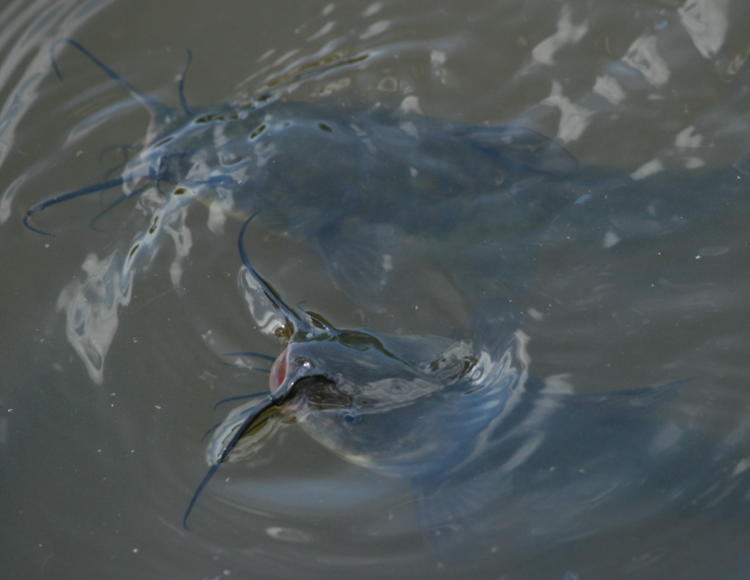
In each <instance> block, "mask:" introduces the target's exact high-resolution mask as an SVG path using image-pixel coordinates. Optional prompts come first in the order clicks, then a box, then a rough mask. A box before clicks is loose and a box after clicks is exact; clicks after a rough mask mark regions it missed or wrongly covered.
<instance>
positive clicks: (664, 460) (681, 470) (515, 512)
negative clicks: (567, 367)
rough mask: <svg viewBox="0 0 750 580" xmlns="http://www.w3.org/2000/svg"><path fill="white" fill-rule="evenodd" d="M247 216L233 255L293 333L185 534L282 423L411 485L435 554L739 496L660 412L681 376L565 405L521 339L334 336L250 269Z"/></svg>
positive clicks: (220, 455)
mask: <svg viewBox="0 0 750 580" xmlns="http://www.w3.org/2000/svg"><path fill="white" fill-rule="evenodd" d="M251 219H252V218H251ZM250 221H251V220H248V221H247V222H246V223H245V224H244V226H243V228H242V229H241V231H240V235H239V241H238V245H239V252H240V255H241V257H242V261H243V263H244V265H245V267H246V269H247V271H248V272H249V274H250V275H251V276H252V277H253V278H254V279H255V281H256V282H257V284H258V287H259V288H260V289H261V290H262V291H263V293H264V295H265V296H266V298H267V299H268V300H269V302H270V303H271V305H272V307H273V308H274V309H275V310H277V311H279V312H280V313H282V314H283V316H284V317H285V319H286V320H287V321H289V322H290V323H291V324H292V330H291V333H290V334H291V335H290V338H289V340H288V343H287V345H286V347H285V348H284V349H283V351H282V353H281V354H280V355H279V356H278V357H277V358H276V360H275V361H274V363H273V366H272V369H271V372H270V378H269V391H270V392H269V394H267V395H262V394H256V395H254V396H252V400H251V401H250V402H248V403H246V404H243V405H240V406H238V407H237V408H236V409H234V410H233V411H232V412H230V413H229V414H228V416H227V418H226V419H225V420H224V421H223V422H222V423H221V424H220V425H219V427H218V428H217V429H216V430H215V432H214V434H213V437H212V440H211V442H210V444H209V447H208V458H209V463H211V468H210V469H209V471H208V473H207V474H206V476H205V478H204V479H203V481H202V482H201V483H200V485H199V486H198V488H197V489H196V491H195V494H194V495H193V497H192V499H191V501H190V504H189V506H188V508H187V510H186V512H185V514H184V519H183V524H184V525H185V526H186V527H187V522H188V518H189V516H190V514H191V512H192V510H193V508H194V507H195V504H196V501H197V499H198V497H199V495H200V494H201V493H202V491H203V490H204V488H205V486H206V485H207V483H208V482H209V480H210V479H211V478H212V477H213V475H214V474H215V473H216V471H217V470H218V469H219V468H220V466H221V464H222V463H223V462H224V461H225V460H226V459H227V458H228V457H229V456H230V454H231V452H232V450H233V449H234V448H235V446H236V445H237V443H238V442H239V441H240V439H241V438H242V437H244V436H249V435H252V433H253V432H255V431H256V430H257V428H259V427H261V426H262V425H263V424H264V423H266V422H267V421H269V420H272V419H273V418H274V417H275V416H277V415H281V416H286V417H292V418H293V419H294V420H295V422H296V423H297V424H298V425H299V426H300V427H301V428H302V429H303V430H304V431H305V432H306V433H308V434H309V435H310V436H311V437H312V438H314V439H315V440H317V441H318V442H320V443H321V444H322V445H324V446H325V447H327V448H329V449H331V450H333V451H335V452H336V453H338V454H340V455H341V456H342V457H343V458H345V459H346V460H347V461H350V462H352V463H355V464H357V465H360V466H362V467H365V468H368V469H371V470H374V471H376V472H379V473H381V474H384V475H388V476H396V477H402V478H408V479H409V480H410V481H411V482H412V484H413V486H414V489H415V493H416V501H417V505H418V511H419V515H420V519H421V521H422V525H423V527H424V531H425V532H426V533H427V534H428V535H429V537H430V539H431V545H433V547H435V546H436V547H437V554H438V555H439V557H440V558H441V559H443V560H452V559H456V558H458V559H460V560H465V558H466V557H467V554H469V553H476V554H482V553H483V554H486V553H487V550H488V549H490V547H492V549H493V552H494V551H497V550H498V547H497V542H498V541H500V542H505V544H504V545H503V546H502V547H501V548H500V549H499V551H500V552H501V553H513V552H514V551H515V550H521V551H523V552H524V553H526V552H528V551H529V550H533V549H534V547H535V546H538V545H553V544H555V543H558V542H561V541H571V540H574V539H577V538H581V537H587V536H595V535H596V534H602V533H607V532H610V531H612V530H613V529H616V528H621V527H622V526H626V525H628V524H633V523H637V522H640V521H642V520H643V519H644V518H649V517H653V516H656V515H658V514H660V513H662V512H664V511H665V510H674V509H680V510H685V509H686V507H688V506H689V508H690V510H693V512H694V513H698V512H699V511H701V510H702V509H704V508H709V507H710V508H711V509H714V508H716V504H715V502H717V498H718V499H719V500H720V501H727V500H728V499H729V497H730V496H731V497H734V498H735V499H737V498H739V497H740V496H741V495H742V494H744V493H746V492H747V486H746V485H742V486H735V487H734V488H733V489H730V492H729V493H728V494H727V495H724V492H720V491H718V490H716V491H714V492H712V491H711V489H710V486H709V483H710V481H709V480H710V479H711V478H712V477H714V476H715V474H717V473H726V472H728V471H731V469H732V468H733V466H734V465H735V464H736V461H737V457H736V454H735V453H734V449H733V448H732V446H730V445H722V444H716V445H713V446H711V445H707V444H706V442H704V441H700V439H699V438H698V437H696V434H695V433H693V432H691V431H690V430H689V429H687V428H686V427H685V426H684V425H680V424H679V422H677V421H671V420H668V419H666V418H664V417H661V418H660V413H661V411H663V410H664V405H663V403H664V402H665V401H668V400H670V399H672V398H674V397H675V396H677V395H678V392H679V389H680V385H681V384H683V383H685V382H686V381H685V380H681V381H674V382H672V383H669V384H664V385H660V386H656V387H645V388H637V389H628V390H621V391H615V392H608V393H602V394H587V395H574V394H570V393H565V392H559V391H556V390H554V389H549V388H548V387H547V386H546V385H545V384H544V383H543V382H542V381H539V380H538V379H535V378H533V377H531V376H530V375H529V372H528V358H527V355H526V351H525V342H526V340H527V337H525V335H523V333H520V332H519V333H516V334H515V335H514V336H512V337H509V338H508V339H507V348H506V349H505V350H504V351H502V352H499V353H498V352H487V351H481V352H478V351H477V350H476V348H475V347H476V345H473V344H469V343H466V342H462V341H455V340H451V339H447V338H444V337H437V336H404V335H389V334H384V333H378V332H375V331H372V330H370V329H338V328H335V327H334V326H333V325H331V324H330V323H328V322H327V321H325V320H324V319H323V318H322V317H320V315H317V314H312V313H308V312H304V311H302V312H298V311H297V310H295V309H294V308H292V307H290V306H288V305H287V304H285V303H284V301H283V299H282V298H281V297H280V296H279V294H278V293H277V292H275V291H274V290H273V288H272V287H271V286H270V285H269V284H268V282H267V281H266V280H264V279H263V278H262V277H261V276H260V275H259V274H258V273H257V271H256V270H255V269H254V267H253V266H252V264H251V263H250V260H249V258H248V256H247V254H246V253H245V250H244V248H243V241H242V238H243V235H244V233H245V230H246V228H247V227H248V224H249V223H250ZM696 461H700V462H702V466H701V469H699V470H697V469H695V462H696ZM707 463H708V465H706V464H707ZM707 490H708V491H707ZM721 513H724V512H721Z"/></svg>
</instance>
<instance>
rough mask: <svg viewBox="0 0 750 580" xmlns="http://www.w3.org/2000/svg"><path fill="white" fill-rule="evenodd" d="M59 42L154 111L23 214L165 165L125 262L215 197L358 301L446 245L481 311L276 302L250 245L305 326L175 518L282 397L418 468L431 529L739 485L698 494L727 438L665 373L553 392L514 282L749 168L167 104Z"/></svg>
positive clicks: (737, 200) (576, 533) (419, 124)
mask: <svg viewBox="0 0 750 580" xmlns="http://www.w3.org/2000/svg"><path fill="white" fill-rule="evenodd" d="M65 42H67V43H68V44H69V45H71V46H73V47H75V48H77V49H78V50H79V51H80V52H82V53H83V54H84V55H86V56H87V57H88V58H89V59H91V60H92V61H93V62H94V63H95V64H96V65H97V66H99V67H100V68H102V69H103V70H104V71H105V72H107V74H109V75H110V77H111V78H113V79H115V80H116V81H118V82H120V84H121V85H123V86H124V87H125V88H127V90H129V91H130V92H131V93H132V94H133V95H134V96H135V97H137V98H139V100H141V102H142V103H143V104H144V105H145V106H147V108H149V110H151V112H152V113H153V122H152V127H151V129H150V131H149V136H148V137H147V139H146V143H145V145H144V146H143V148H142V149H141V150H140V151H139V152H138V153H137V154H136V155H135V156H134V157H133V159H132V160H131V161H130V162H129V163H128V164H127V165H126V166H125V168H124V169H123V172H122V175H121V176H120V177H118V178H116V179H112V180H109V181H107V182H103V183H101V184H97V185H94V186H90V187H85V188H82V189H80V190H77V191H74V192H69V193H67V194H60V195H58V196H55V197H54V198H49V199H47V200H44V201H42V202H39V203H37V204H36V205H34V206H32V207H31V208H29V209H28V210H27V212H26V216H25V222H26V223H27V225H30V224H29V221H30V218H31V217H32V216H34V215H35V214H38V213H39V212H41V211H43V210H45V209H46V208H49V207H51V206H54V205H56V204H59V203H63V202H67V201H69V200H71V199H74V198H76V197H81V196H84V195H89V194H91V193H94V192H96V191H101V190H104V189H110V188H113V187H119V186H122V187H123V189H124V194H123V195H122V196H121V197H120V198H118V200H116V201H115V202H114V203H113V206H112V207H115V206H116V205H117V204H119V203H120V202H121V201H124V200H125V199H127V198H129V197H131V196H133V197H134V196H136V195H138V194H140V193H142V192H144V191H146V190H147V189H148V188H149V187H151V186H154V188H155V189H156V190H158V192H159V193H160V197H159V198H158V201H156V202H154V201H153V200H151V201H150V202H149V205H147V206H146V209H147V211H148V212H150V213H148V214H147V215H148V222H149V226H148V228H146V230H145V231H143V232H142V233H141V234H139V235H138V236H137V237H136V238H135V239H134V240H132V241H130V242H131V243H130V250H129V251H128V252H127V256H128V257H127V259H126V260H123V264H125V265H124V266H122V267H123V268H125V267H130V264H133V263H136V260H137V258H138V256H139V255H143V256H144V257H148V256H150V255H151V256H152V255H153V252H152V250H153V249H154V248H155V247H156V245H157V242H158V241H159V240H160V238H162V237H164V236H163V234H165V232H166V229H167V228H170V227H172V226H173V225H174V223H175V221H177V220H178V219H180V217H181V216H183V214H184V212H185V211H186V210H187V209H188V208H189V207H190V206H191V205H192V203H193V202H194V201H201V202H203V203H205V204H207V205H209V206H210V207H212V208H215V207H218V208H219V211H220V212H222V213H223V214H225V215H238V216H240V217H246V216H247V215H250V214H256V213H257V214H258V218H259V220H262V221H263V222H265V225H266V227H267V228H268V229H271V230H280V231H282V232H285V233H288V234H290V235H292V236H294V237H296V238H298V239H299V240H301V241H303V242H305V243H309V244H310V245H311V246H313V247H314V248H316V249H317V250H318V252H319V254H320V256H321V259H322V261H323V263H324V264H325V267H326V269H327V271H328V273H329V274H330V277H331V279H332V280H333V281H334V282H335V283H336V284H337V285H338V286H339V287H341V288H342V289H343V291H344V292H345V293H346V294H348V295H349V296H350V298H352V300H353V301H354V302H355V303H357V304H358V305H360V306H361V307H363V308H365V309H370V310H378V309H382V308H383V305H382V304H383V303H382V298H383V295H384V294H385V293H386V292H387V291H388V290H389V289H390V288H391V287H392V286H393V285H394V282H393V276H394V274H393V273H394V272H396V271H398V269H399V267H402V269H406V270H407V274H408V268H409V267H410V265H411V264H413V263H415V262H416V263H419V262H427V261H435V263H436V265H437V267H438V268H439V269H440V270H443V271H445V272H448V275H446V277H445V278H444V279H445V280H446V281H450V283H452V284H455V286H456V287H457V288H458V291H459V292H460V293H461V294H465V295H466V296H467V302H468V308H469V310H470V311H471V312H472V313H474V315H475V317H476V318H475V320H474V326H473V328H472V329H471V332H469V333H468V334H467V335H465V336H463V337H452V338H441V337H433V336H416V337H408V336H396V335H385V334H377V333H375V332H372V331H367V330H363V331H352V330H338V329H335V328H333V327H332V326H330V325H324V324H318V325H317V326H316V325H315V324H313V323H312V322H311V321H310V320H306V319H304V317H302V316H301V315H299V313H297V312H296V311H294V310H293V309H291V308H289V307H288V306H286V305H285V304H284V302H283V300H282V299H281V297H280V296H279V295H278V294H277V293H276V292H275V291H273V289H272V288H271V287H270V285H269V284H267V283H266V282H265V281H264V280H263V279H262V278H261V277H260V276H259V275H258V274H257V272H255V271H254V269H253V268H252V266H251V264H250V263H249V260H248V259H247V256H246V255H244V250H242V248H240V251H241V255H242V257H243V262H244V263H245V266H246V268H247V270H248V272H249V274H250V276H251V277H252V278H253V279H254V281H255V283H256V286H257V289H258V290H259V295H261V299H263V300H266V301H267V302H269V304H270V305H271V306H272V307H273V308H275V309H276V310H277V311H279V312H281V313H282V314H283V315H284V316H285V317H286V318H287V319H288V321H289V322H290V323H291V325H292V326H293V327H294V328H293V330H294V333H293V336H292V338H291V341H290V342H289V344H288V345H287V347H286V349H285V350H284V352H283V353H282V355H280V357H279V359H280V360H282V359H283V361H284V363H283V367H284V369H285V370H284V372H283V373H282V374H281V375H279V379H278V382H277V383H275V384H272V385H271V387H272V393H271V395H269V398H268V399H264V401H263V402H261V403H257V404H256V403H252V404H250V405H248V406H245V407H243V408H240V409H237V410H236V411H235V412H233V413H230V416H229V418H228V420H227V422H226V423H225V424H224V425H222V426H220V427H219V428H218V430H217V432H216V435H215V436H214V439H213V441H212V443H211V445H210V446H209V459H210V463H211V464H212V468H211V470H210V471H209V473H208V475H207V476H206V477H205V478H204V480H203V481H202V482H201V484H200V485H199V487H198V489H197V490H196V492H195V494H194V496H193V499H192V501H191V503H190V506H189V507H188V510H187V511H186V513H185V519H184V522H183V523H185V524H186V523H187V518H188V516H189V514H190V510H191V509H192V507H193V506H194V505H195V501H196V500H197V498H198V495H199V494H200V491H201V490H202V489H203V487H204V486H205V485H206V484H207V482H208V481H209V479H210V477H211V476H212V475H213V473H215V472H216V470H217V469H218V467H219V465H220V463H221V462H223V461H224V460H225V459H226V457H227V456H228V454H229V453H230V452H231V451H232V448H233V447H234V445H235V444H236V442H237V441H238V439H239V437H240V436H241V435H242V433H243V432H244V431H245V430H248V429H250V428H251V427H252V426H253V421H255V420H256V418H258V417H261V416H262V414H263V412H264V411H265V410H268V409H270V408H271V407H280V408H282V409H283V411H284V412H286V413H289V414H291V415H293V416H294V417H295V418H297V419H298V420H299V423H300V425H301V426H302V428H304V429H305V430H306V432H307V433H308V434H310V436H312V437H313V438H315V439H316V440H317V441H319V442H320V443H321V444H322V445H324V446H326V447H328V448H330V449H332V450H334V451H336V452H338V453H340V454H341V455H342V456H343V457H345V458H346V459H347V460H349V461H353V462H354V463H357V464H359V465H362V466H365V467H367V468H369V469H373V470H375V471H378V472H381V473H385V474H388V475H393V476H399V477H404V478H408V479H410V480H411V481H412V482H413V483H414V485H415V488H416V489H417V490H418V492H419V494H420V498H421V500H422V503H421V505H422V508H423V509H422V510H421V513H422V515H423V518H424V523H425V527H426V528H427V529H428V530H429V532H430V533H432V534H433V535H434V536H436V538H437V540H438V542H439V541H440V538H446V537H447V538H449V539H450V537H451V531H453V532H459V533H460V535H461V536H465V537H471V538H476V537H477V535H480V536H486V537H489V538H495V537H500V538H504V539H508V538H510V539H514V538H516V537H517V536H518V535H519V532H523V534H520V535H522V536H524V537H526V538H529V539H533V538H544V537H552V538H554V539H556V540H563V539H570V538H575V537H580V536H581V535H586V534H595V533H598V532H602V531H604V530H607V529H611V528H613V527H616V526H619V525H623V524H625V523H627V522H628V521H630V520H636V519H639V518H640V519H643V518H644V517H648V516H650V515H653V514H655V513H658V512H659V511H660V510H663V509H665V506H669V505H671V504H672V502H678V501H679V502H682V503H681V505H684V504H685V503H686V502H687V503H691V505H699V504H700V503H701V502H703V503H707V502H710V501H712V500H713V499H716V502H718V503H721V502H722V501H723V500H724V499H726V498H721V497H719V498H711V494H710V491H709V492H707V494H705V495H703V496H699V495H698V492H697V491H696V490H700V489H701V488H704V489H705V488H706V485H705V481H701V480H700V479H696V478H695V477H694V476H693V473H694V472H693V471H691V469H690V466H691V464H692V462H693V461H694V460H695V459H696V458H697V457H701V458H702V460H704V461H706V457H710V460H709V461H710V462H712V465H714V466H715V467H716V469H717V470H721V471H723V472H729V471H731V469H729V468H728V462H729V461H730V460H729V459H728V457H729V456H728V455H727V454H726V453H725V452H724V451H723V450H721V449H713V450H711V451H710V452H709V453H706V452H705V447H702V446H696V445H694V444H693V443H694V438H693V437H692V436H691V435H690V434H689V433H687V432H686V431H685V430H683V429H681V428H680V427H679V426H678V425H674V424H672V423H671V422H665V423H660V422H659V420H658V418H654V417H652V416H651V415H652V413H654V412H656V413H658V408H659V405H658V404H657V403H659V402H660V401H661V399H662V395H663V393H664V391H665V390H666V391H669V390H670V389H664V388H661V389H659V388H655V389H640V390H636V391H633V392H630V393H627V392H625V393H622V392H616V393H609V394H606V395H601V396H572V395H564V394H560V393H550V392H547V390H546V389H545V388H544V387H543V385H541V384H538V382H537V381H534V380H532V379H530V378H529V372H528V357H526V356H525V354H524V348H523V345H524V344H523V338H522V335H521V334H515V335H512V334H510V333H511V331H514V330H516V329H517V328H518V326H517V324H516V323H517V320H516V318H515V317H514V316H513V313H514V312H516V313H517V312H518V311H519V306H518V305H517V304H515V303H512V300H517V299H519V298H522V296H523V293H524V290H525V285H526V280H528V276H526V274H528V272H529V271H530V269H531V268H532V266H533V262H534V260H535V259H536V257H537V256H538V255H539V254H540V253H541V252H543V251H545V249H548V248H553V249H554V248H556V247H559V246H563V245H567V244H576V245H578V246H579V247H580V248H581V249H583V250H585V251H586V252H591V251H594V250H592V249H594V248H596V249H598V250H597V251H601V252H605V254H604V255H605V256H606V257H608V256H609V255H608V254H606V252H607V251H609V248H610V247H611V244H609V243H607V240H608V239H609V240H610V241H611V240H614V239H616V240H617V241H618V244H617V246H616V248H615V250H614V251H613V252H614V253H616V252H626V251H627V248H628V247H634V246H635V247H637V246H639V245H642V244H650V243H653V241H654V240H662V241H663V240H668V239H670V236H680V235H681V234H682V233H683V232H687V231H689V230H690V228H691V227H692V226H693V225H695V224H696V223H700V221H701V220H716V219H719V216H726V215H731V214H733V213H737V212H738V210H739V209H741V208H743V209H744V206H745V205H746V203H747V199H746V198H747V195H746V193H747V189H748V188H747V186H746V185H745V176H744V175H743V174H742V173H741V172H736V171H731V170H730V171H726V172H721V173H717V174H709V173H703V174H699V173H696V172H692V173H688V174H685V175H682V176H677V177H675V176H671V175H668V174H666V173H664V174H661V175H657V176H653V177H649V178H645V179H634V178H632V177H629V176H627V175H612V174H611V173H607V172H600V171H596V170H590V169H584V170H578V168H577V163H576V161H575V160H574V158H573V157H572V156H571V155H570V154H569V153H568V152H567V151H566V150H565V149H564V148H562V147H561V146H560V145H559V144H557V143H555V142H554V141H552V140H550V139H548V138H546V137H544V136H542V135H540V134H538V133H536V132H534V131H531V130H528V129H523V128H519V127H514V126H494V127H493V126H479V125H470V124H458V123H452V122H450V121H445V120H441V119H435V118H428V117H423V116H420V115H414V114H409V113H406V112H402V111H399V110H391V109H387V108H383V107H377V106H376V107H369V108H359V109H352V108H341V107H336V106H332V105H331V104H328V103H321V104H312V103H287V102H282V101H276V102H270V103H266V104H262V105H260V106H257V107H235V106H233V105H231V104H225V105H219V106H216V107H207V108H204V109H201V110H198V109H197V108H190V107H189V106H187V104H186V103H185V102H184V95H181V97H182V99H181V100H182V101H183V102H182V103H181V104H182V111H175V110H171V109H166V108H165V107H163V106H161V105H159V104H158V103H156V102H155V101H154V100H153V99H151V98H149V97H147V96H146V95H142V94H140V93H138V92H137V91H136V90H135V89H134V88H133V87H132V85H130V84H129V83H127V82H126V81H125V80H124V79H121V78H120V77H118V76H117V75H116V73H114V72H113V71H112V70H111V69H109V68H108V67H107V66H106V65H105V64H104V63H101V62H100V61H98V59H96V58H95V57H94V56H93V55H91V53H89V52H88V51H87V50H86V49H85V48H84V47H82V46H81V45H80V44H78V43H77V42H75V41H71V40H67V41H65ZM107 211H109V210H107ZM183 217H184V216H183ZM247 223H249V222H246V224H245V226H244V227H243V231H244V228H245V227H247ZM30 227H31V228H32V229H36V228H35V227H33V226H30ZM37 231H39V232H41V233H45V232H43V231H42V230H38V229H37ZM240 246H241V244H240ZM149 252H151V254H149ZM410 257H414V260H411V259H410ZM113 264H114V262H113ZM112 267H113V268H117V267H120V264H117V265H115V266H112ZM416 277H417V276H414V278H416ZM122 278H123V279H125V280H129V277H128V276H122ZM117 279H118V276H115V275H112V276H110V278H108V280H117ZM400 282H403V283H404V284H405V287H406V292H407V293H408V292H409V290H411V289H413V288H414V286H413V280H409V279H408V276H406V277H402V278H401V279H400ZM112 283H113V284H114V282H112ZM432 290H433V291H438V290H439V288H433V289H432ZM259 323H260V321H259ZM275 366H277V368H278V367H281V366H282V365H281V363H279V361H278V360H277V363H276V364H275ZM698 449H700V452H697V451H696V450H698ZM710 471H711V470H710V469H706V467H705V466H703V468H702V470H701V471H700V473H703V474H705V473H707V472H710ZM697 477H703V476H700V475H699V476H697ZM731 491H732V492H733V493H734V491H735V490H731ZM744 492H745V490H744V489H739V488H737V489H736V493H744ZM634 508H635V509H634ZM446 531H447V532H448V533H444V532H446ZM512 544H513V542H512V541H511V542H509V543H508V545H511V546H512Z"/></svg>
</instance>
